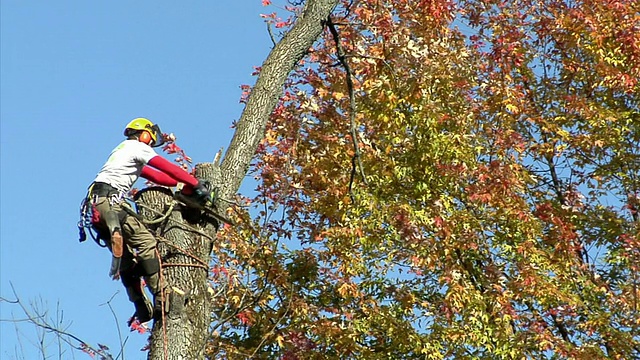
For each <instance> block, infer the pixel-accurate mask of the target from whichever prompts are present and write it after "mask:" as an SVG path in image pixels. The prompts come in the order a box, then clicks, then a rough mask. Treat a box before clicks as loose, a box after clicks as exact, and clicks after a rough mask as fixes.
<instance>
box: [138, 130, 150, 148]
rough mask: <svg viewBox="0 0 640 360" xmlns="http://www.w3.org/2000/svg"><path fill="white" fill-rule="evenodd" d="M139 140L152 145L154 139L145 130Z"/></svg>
mask: <svg viewBox="0 0 640 360" xmlns="http://www.w3.org/2000/svg"><path fill="white" fill-rule="evenodd" d="M138 140H139V141H140V142H143V143H145V144H147V145H151V142H152V141H153V138H152V137H151V134H149V132H148V131H146V130H145V131H142V132H141V133H140V136H138Z"/></svg>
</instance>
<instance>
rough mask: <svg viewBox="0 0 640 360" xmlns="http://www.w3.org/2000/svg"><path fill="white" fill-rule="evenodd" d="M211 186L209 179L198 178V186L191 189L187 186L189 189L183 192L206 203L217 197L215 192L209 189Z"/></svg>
mask: <svg viewBox="0 0 640 360" xmlns="http://www.w3.org/2000/svg"><path fill="white" fill-rule="evenodd" d="M210 186H211V184H209V182H208V181H202V180H198V184H196V186H194V187H193V188H191V189H188V188H185V190H187V191H185V192H183V194H185V195H188V196H189V197H191V198H192V199H194V200H196V201H197V202H198V203H199V204H201V205H205V204H207V203H208V202H213V200H214V199H215V192H214V191H211V190H209V187H210Z"/></svg>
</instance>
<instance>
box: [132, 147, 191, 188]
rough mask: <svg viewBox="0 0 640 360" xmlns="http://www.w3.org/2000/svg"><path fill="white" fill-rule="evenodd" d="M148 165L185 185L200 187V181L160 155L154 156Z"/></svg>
mask: <svg viewBox="0 0 640 360" xmlns="http://www.w3.org/2000/svg"><path fill="white" fill-rule="evenodd" d="M147 164H148V165H151V166H153V167H154V168H156V169H158V170H160V171H162V172H163V173H164V174H165V175H168V176H170V177H172V178H173V179H175V180H177V181H179V182H181V183H185V184H187V185H189V186H191V187H194V186H196V185H198V179H196V178H195V177H194V176H192V175H191V174H189V173H188V172H186V171H184V169H182V168H181V167H180V166H178V165H176V164H174V163H172V162H170V161H169V160H167V159H165V158H163V157H162V156H160V155H158V156H154V157H153V158H152V159H151V160H149V162H148V163H147ZM143 170H144V168H143Z"/></svg>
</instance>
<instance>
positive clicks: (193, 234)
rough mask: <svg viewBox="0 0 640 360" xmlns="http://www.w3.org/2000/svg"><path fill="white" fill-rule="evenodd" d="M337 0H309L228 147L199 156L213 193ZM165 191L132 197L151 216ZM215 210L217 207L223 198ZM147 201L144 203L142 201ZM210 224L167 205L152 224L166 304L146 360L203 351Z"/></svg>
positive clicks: (269, 62)
mask: <svg viewBox="0 0 640 360" xmlns="http://www.w3.org/2000/svg"><path fill="white" fill-rule="evenodd" d="M337 3H338V0H308V1H307V2H306V4H305V6H304V10H303V12H302V13H301V15H300V16H299V18H298V19H297V20H296V22H295V24H294V25H293V27H292V28H291V30H290V31H289V32H288V33H287V34H286V35H285V36H284V37H283V39H282V40H281V41H280V42H279V43H278V44H277V45H276V46H275V47H274V48H273V50H272V51H271V53H270V54H269V56H268V57H267V59H266V61H265V62H264V64H263V65H262V70H261V72H260V75H259V77H258V80H257V82H256V85H255V86H254V88H253V90H252V92H251V95H250V96H249V99H248V100H247V104H246V107H245V109H244V111H243V113H242V115H241V117H240V120H239V121H238V124H237V127H236V131H235V134H234V137H233V139H232V141H231V144H230V145H229V148H228V151H227V153H226V155H225V157H224V160H223V161H222V163H221V165H220V166H218V164H199V165H197V166H196V176H197V177H198V178H201V179H205V180H209V181H210V182H211V183H212V184H213V185H214V186H216V187H217V188H218V194H219V197H218V198H219V199H232V198H234V197H235V194H236V193H237V191H238V189H239V187H240V184H241V182H242V179H243V178H244V176H245V175H246V173H247V170H248V169H249V164H250V162H251V159H252V158H253V156H254V154H255V151H256V149H257V146H258V144H259V142H260V140H261V139H262V138H263V137H264V130H265V126H266V123H267V120H268V119H269V116H270V114H271V113H272V111H273V109H274V108H275V106H276V104H277V102H278V99H279V97H280V96H281V94H282V90H283V85H284V82H285V81H286V78H287V76H288V75H289V73H290V72H291V70H293V68H294V66H295V65H296V63H297V62H298V61H300V59H302V57H303V56H304V55H305V53H306V52H307V50H308V49H309V48H310V47H311V46H312V45H313V43H314V41H315V40H316V39H317V38H318V37H319V36H320V34H321V32H322V29H323V27H324V24H325V20H326V19H327V18H328V16H329V15H330V14H331V12H332V11H333V9H334V8H335V6H336V5H337ZM171 200H172V198H171V195H169V194H167V192H165V191H162V190H160V189H157V188H155V189H154V188H151V189H148V190H147V191H142V192H141V193H140V194H139V197H138V200H137V202H138V203H139V204H140V213H141V214H142V215H143V216H145V217H147V218H157V217H158V213H164V212H166V211H167V207H168V206H169V205H168V204H170V203H171ZM215 205H216V210H217V211H218V212H219V213H221V214H224V211H225V209H226V204H225V203H220V202H218V203H217V204H215ZM147 207H148V208H147ZM216 231H217V227H216V226H214V225H212V224H210V223H207V222H203V221H202V220H201V219H199V218H198V216H194V214H193V212H191V213H190V212H189V211H175V210H174V211H173V212H172V214H171V215H170V216H169V217H168V218H167V219H166V220H165V221H164V222H163V223H161V224H159V225H158V226H157V229H156V235H157V236H158V240H159V245H158V250H159V254H160V256H161V259H162V281H163V282H164V284H165V285H166V287H167V290H168V291H166V292H165V294H164V296H163V298H164V299H165V300H168V301H167V303H166V309H168V312H167V314H166V315H165V316H163V318H161V319H159V320H157V321H155V322H154V324H153V330H152V336H151V339H150V350H149V356H148V359H150V360H177V359H188V360H193V359H203V358H204V357H205V348H206V344H207V338H208V336H209V333H208V329H209V325H210V324H211V305H210V303H211V301H210V298H209V297H210V296H211V295H209V291H208V289H209V285H208V283H207V281H208V280H207V279H208V275H209V266H208V265H209V263H210V261H211V256H210V252H211V245H212V241H215V233H216Z"/></svg>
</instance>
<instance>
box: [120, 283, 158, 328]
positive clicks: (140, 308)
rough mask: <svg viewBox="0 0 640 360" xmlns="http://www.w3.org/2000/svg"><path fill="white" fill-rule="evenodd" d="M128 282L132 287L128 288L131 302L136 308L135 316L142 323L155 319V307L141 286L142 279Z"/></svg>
mask: <svg viewBox="0 0 640 360" xmlns="http://www.w3.org/2000/svg"><path fill="white" fill-rule="evenodd" d="M128 282H129V284H127V285H130V286H126V290H127V295H128V296H129V301H131V302H132V303H133V306H134V307H135V308H136V312H135V314H133V316H135V317H136V318H138V320H139V321H140V323H146V322H147V321H149V320H151V319H152V318H153V305H152V304H151V301H149V298H147V295H146V294H145V293H144V291H143V290H142V287H141V286H140V278H137V279H135V278H134V279H128ZM135 282H137V283H135Z"/></svg>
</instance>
